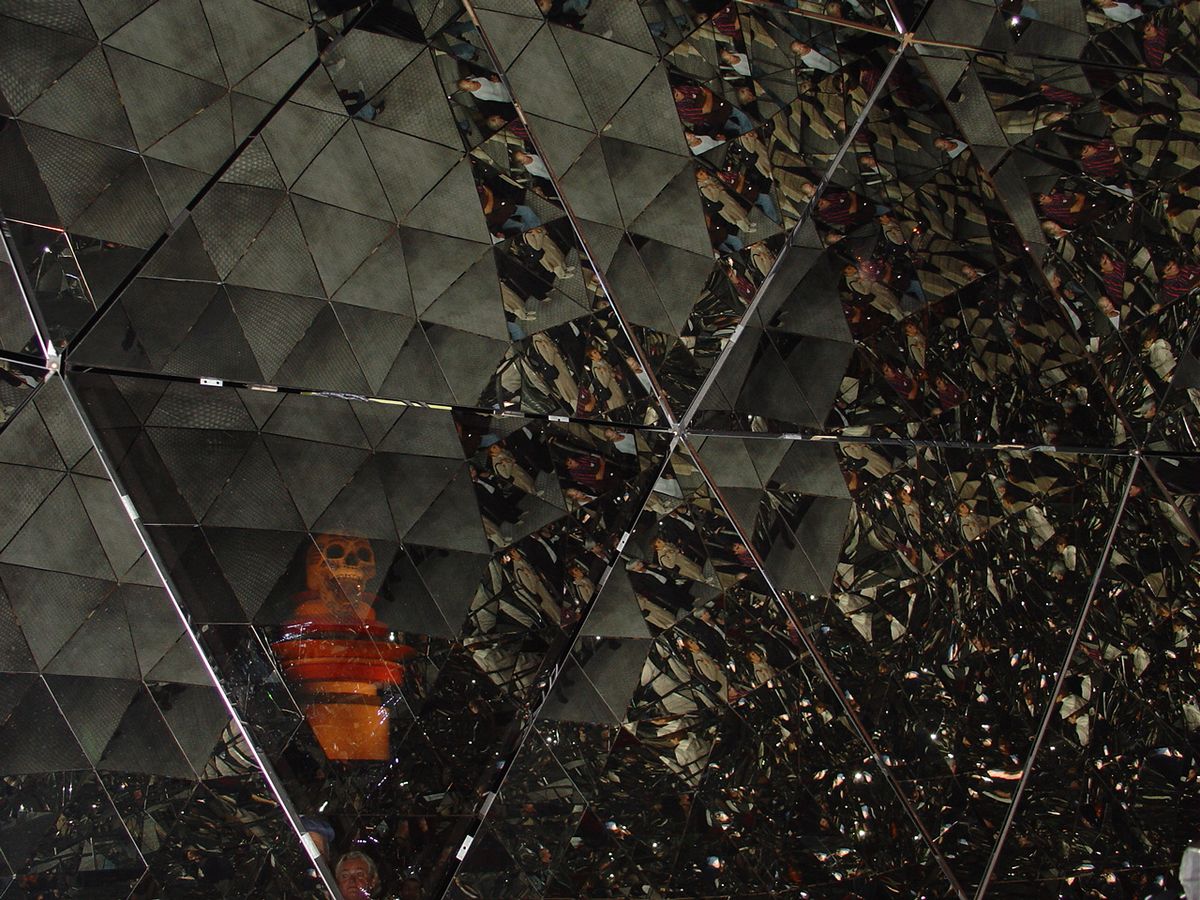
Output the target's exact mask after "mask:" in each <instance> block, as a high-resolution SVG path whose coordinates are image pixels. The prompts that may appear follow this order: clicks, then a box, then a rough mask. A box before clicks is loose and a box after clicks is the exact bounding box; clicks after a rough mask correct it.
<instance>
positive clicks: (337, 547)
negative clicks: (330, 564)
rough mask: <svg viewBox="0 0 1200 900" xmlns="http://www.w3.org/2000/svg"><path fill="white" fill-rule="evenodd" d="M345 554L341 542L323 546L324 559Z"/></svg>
mask: <svg viewBox="0 0 1200 900" xmlns="http://www.w3.org/2000/svg"><path fill="white" fill-rule="evenodd" d="M345 555H346V548H345V547H343V546H342V545H341V544H330V545H329V546H328V547H326V548H325V558H326V559H341V558H342V557H343V556H345Z"/></svg>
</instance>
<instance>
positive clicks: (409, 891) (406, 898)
mask: <svg viewBox="0 0 1200 900" xmlns="http://www.w3.org/2000/svg"><path fill="white" fill-rule="evenodd" d="M400 900H421V882H419V881H417V879H415V878H405V879H404V884H402V885H400Z"/></svg>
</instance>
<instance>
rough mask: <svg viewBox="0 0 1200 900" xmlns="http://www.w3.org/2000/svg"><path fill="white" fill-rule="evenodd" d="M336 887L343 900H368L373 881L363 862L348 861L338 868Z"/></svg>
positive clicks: (373, 884)
mask: <svg viewBox="0 0 1200 900" xmlns="http://www.w3.org/2000/svg"><path fill="white" fill-rule="evenodd" d="M337 885H338V890H339V891H341V892H342V897H344V898H345V900H370V898H371V896H372V895H373V892H374V890H375V879H374V878H372V877H371V868H370V866H368V865H367V864H366V862H365V861H364V860H361V859H350V860H347V861H346V862H344V863H343V864H342V865H340V866H338V873H337Z"/></svg>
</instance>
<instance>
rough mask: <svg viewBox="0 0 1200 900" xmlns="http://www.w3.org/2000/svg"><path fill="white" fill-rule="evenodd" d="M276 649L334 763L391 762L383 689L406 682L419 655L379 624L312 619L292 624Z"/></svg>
mask: <svg viewBox="0 0 1200 900" xmlns="http://www.w3.org/2000/svg"><path fill="white" fill-rule="evenodd" d="M271 647H272V649H273V650H274V651H275V654H276V655H277V656H278V657H279V660H280V662H282V664H283V670H284V673H285V674H286V675H287V678H288V680H289V681H290V682H291V683H292V684H293V685H294V686H295V687H296V688H297V689H298V690H299V693H300V695H301V697H302V700H303V702H304V715H305V717H306V719H307V720H308V724H309V726H310V727H311V728H312V730H313V734H314V735H315V736H316V738H317V741H318V742H319V743H320V745H321V748H322V749H323V750H324V751H325V755H326V756H327V757H328V758H329V759H336V760H382V759H388V758H389V757H390V755H391V751H390V746H389V740H388V710H387V708H386V707H384V706H382V705H381V704H380V702H379V688H380V686H383V685H394V686H399V685H402V684H403V683H404V668H403V660H405V659H407V658H408V657H410V656H412V655H413V649H412V648H411V647H408V646H406V645H404V644H398V643H395V642H393V641H390V640H388V630H387V629H386V628H384V627H382V626H380V625H376V624H374V623H370V622H358V623H354V624H347V623H345V622H332V621H321V620H319V619H312V618H310V619H303V620H296V621H292V622H289V623H287V625H285V626H284V632H283V635H282V636H281V637H280V639H279V640H277V641H275V642H274V643H273V644H272V645H271Z"/></svg>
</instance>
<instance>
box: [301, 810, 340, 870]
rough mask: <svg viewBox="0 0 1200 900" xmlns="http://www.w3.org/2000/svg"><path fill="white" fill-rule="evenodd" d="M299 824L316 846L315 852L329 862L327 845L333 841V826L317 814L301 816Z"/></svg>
mask: <svg viewBox="0 0 1200 900" xmlns="http://www.w3.org/2000/svg"><path fill="white" fill-rule="evenodd" d="M300 824H301V825H302V826H303V827H304V833H305V834H306V835H307V836H308V838H309V840H311V841H312V843H313V846H314V847H316V848H317V853H318V854H319V855H320V857H321V859H323V860H325V862H329V845H330V844H331V843H333V826H332V825H330V824H329V823H328V822H326V821H325V820H324V819H321V818H318V817H317V816H301V817H300Z"/></svg>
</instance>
